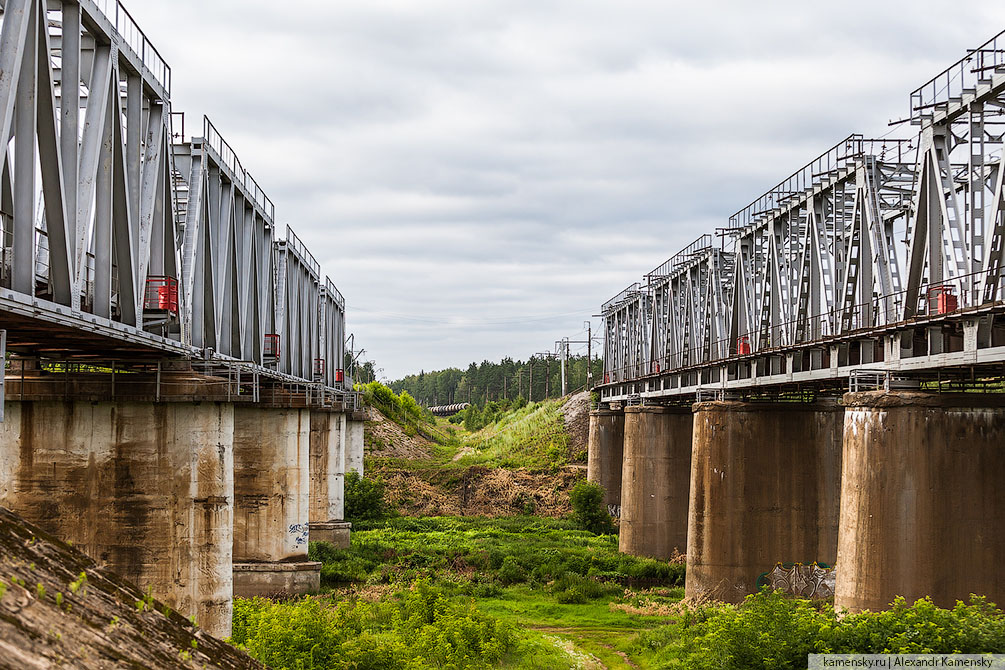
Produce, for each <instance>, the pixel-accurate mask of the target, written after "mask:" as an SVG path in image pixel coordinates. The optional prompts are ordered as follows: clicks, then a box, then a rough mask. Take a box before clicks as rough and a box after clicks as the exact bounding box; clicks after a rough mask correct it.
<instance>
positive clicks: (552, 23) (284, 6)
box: [123, 0, 1005, 379]
mask: <svg viewBox="0 0 1005 670" xmlns="http://www.w3.org/2000/svg"><path fill="white" fill-rule="evenodd" d="M123 1H124V4H125V5H126V7H127V9H129V11H130V12H131V13H132V14H133V15H134V17H135V19H136V20H137V23H139V25H140V27H141V28H142V29H143V30H144V32H146V34H147V35H148V37H149V38H150V40H151V41H152V42H153V43H154V45H155V46H156V47H157V48H158V49H159V50H160V52H161V54H162V55H163V56H164V58H165V60H167V62H168V63H169V65H170V66H171V68H172V73H173V77H172V81H173V94H172V97H173V100H172V103H173V107H174V109H175V111H184V112H186V113H187V115H188V123H189V124H190V127H191V125H193V122H197V119H198V118H200V116H201V115H202V114H207V115H209V117H210V118H211V119H212V120H213V122H214V124H215V125H216V126H217V128H218V129H219V130H220V131H221V133H222V134H223V135H224V137H226V138H227V139H228V141H229V142H230V143H231V144H232V145H233V146H234V148H235V149H236V150H237V152H238V155H239V156H240V158H241V161H242V163H243V164H244V166H245V167H246V168H248V169H249V170H250V171H251V172H252V173H253V174H254V175H255V177H256V179H257V180H258V182H259V183H260V185H261V186H262V187H263V188H264V190H265V191H266V192H267V193H268V194H269V196H270V197H271V198H272V200H273V202H274V203H275V205H276V217H277V219H278V220H279V222H280V223H288V224H290V225H291V226H293V228H294V229H295V230H296V231H297V233H298V234H299V235H300V237H301V238H302V239H303V240H304V242H305V243H306V244H307V246H308V247H309V248H310V249H311V250H312V252H313V253H314V255H315V256H316V257H317V258H318V260H319V261H320V262H321V265H322V268H323V272H325V273H327V274H328V275H329V276H331V277H332V279H333V280H334V281H335V283H336V285H337V286H338V287H339V288H340V290H341V291H342V292H343V293H344V294H345V296H346V299H347V303H348V308H347V309H348V326H349V329H350V330H351V331H353V332H355V333H356V341H357V343H358V344H359V345H361V346H364V347H366V350H367V358H373V359H375V360H376V362H377V365H378V366H379V367H382V368H383V369H384V374H385V375H386V376H387V377H388V378H390V379H395V378H398V377H400V376H402V375H405V374H410V373H413V372H418V371H419V370H420V369H425V370H431V369H440V368H443V367H447V366H458V367H462V368H463V367H466V366H467V364H468V363H469V362H470V361H481V360H482V359H489V360H496V359H499V358H501V357H503V356H507V355H508V356H513V357H514V358H526V357H527V356H528V355H530V354H533V353H535V352H539V351H544V350H550V349H553V348H554V342H555V340H556V339H559V338H561V337H563V336H565V337H571V338H572V339H576V340H581V339H584V337H583V334H581V332H580V331H581V330H582V326H583V322H584V320H586V319H588V318H589V317H590V315H592V314H596V313H597V312H598V311H599V308H600V304H601V303H602V302H604V301H605V300H607V299H608V298H610V297H611V296H613V295H614V294H616V293H617V292H619V291H620V290H621V289H622V288H624V287H625V286H627V285H628V284H630V283H632V282H634V281H637V280H638V279H639V278H640V277H641V275H643V274H644V273H645V272H647V271H649V270H651V269H652V268H654V267H656V266H657V265H659V264H660V263H662V262H663V261H664V260H666V258H668V257H669V256H671V255H673V254H674V253H675V252H676V251H678V250H679V249H680V248H681V247H683V246H685V245H686V244H688V243H689V242H691V241H692V240H693V239H695V238H696V237H698V236H699V235H700V234H702V233H705V232H712V231H713V230H714V228H715V227H717V226H722V225H725V223H726V222H727V219H728V217H729V215H730V214H732V213H733V212H735V211H736V210H739V209H741V208H742V207H744V206H745V205H746V204H747V203H748V202H750V201H752V200H754V199H755V198H756V197H757V196H759V195H760V194H761V193H762V192H764V191H766V190H767V189H769V188H770V187H772V186H773V185H774V184H775V183H777V182H779V181H781V180H782V179H783V178H785V177H786V176H788V175H789V174H790V173H791V172H793V171H794V170H796V169H797V168H799V167H801V166H802V165H804V164H805V163H807V162H808V161H809V160H810V159H812V158H813V157H815V156H816V155H818V154H819V153H821V152H823V151H824V150H825V149H827V148H829V147H830V146H832V145H834V144H836V143H837V142H838V141H839V140H841V139H842V138H844V137H846V136H847V135H849V134H850V133H852V132H861V133H864V134H866V135H867V136H870V135H871V136H878V135H881V134H884V133H887V132H889V130H890V129H889V128H888V126H887V123H888V122H889V121H890V120H891V119H900V118H903V117H904V116H905V115H906V114H907V112H908V97H909V94H910V92H911V90H913V89H914V88H915V87H917V86H918V85H920V84H922V83H924V82H925V81H927V80H928V79H930V78H931V77H933V76H934V75H936V74H937V73H938V72H940V71H941V70H943V69H944V68H946V67H948V66H949V65H950V64H951V63H952V62H954V61H956V60H957V59H958V58H960V57H962V56H963V55H964V52H965V50H966V49H967V48H969V47H976V46H978V45H979V44H981V43H982V42H984V41H985V40H987V39H988V38H990V37H992V36H993V35H995V34H996V33H998V32H999V31H1000V30H1002V29H1003V28H1005V3H1002V2H1001V1H1000V0H973V1H969V2H961V3H947V2H945V0H943V1H942V2H932V1H929V0H910V1H908V0H897V1H890V0H869V1H862V0H843V1H841V2H829V3H821V2H807V1H806V0H802V1H800V2H750V1H749V0H744V1H742V2H740V1H732V2H714V1H713V2H687V3H685V2H676V1H671V0H663V1H657V0H619V1H618V2H611V1H607V2H597V1H594V0H565V1H550V0H506V1H502V0H423V1H418V0H340V1H338V2H333V1H321V0H318V1H316V2H301V1H297V0H286V1H279V2H277V1H276V0H170V1H169V2H166V1H165V0H123ZM951 7H957V8H956V9H950V8H951ZM958 7H965V8H966V9H960V8H958ZM593 321H594V324H595V327H598V326H599V319H594V320H593ZM579 348H581V347H578V346H577V347H575V349H579Z"/></svg>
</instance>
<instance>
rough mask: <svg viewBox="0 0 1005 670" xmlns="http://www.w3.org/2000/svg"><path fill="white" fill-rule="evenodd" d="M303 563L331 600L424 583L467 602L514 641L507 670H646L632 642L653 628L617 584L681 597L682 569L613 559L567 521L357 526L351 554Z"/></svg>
mask: <svg viewBox="0 0 1005 670" xmlns="http://www.w3.org/2000/svg"><path fill="white" fill-rule="evenodd" d="M311 557H312V558H313V559H315V560H320V561H321V562H322V564H323V567H322V583H323V586H324V588H326V589H329V590H330V591H331V593H332V595H337V594H341V593H349V594H351V593H356V592H358V591H359V590H360V589H362V590H366V589H367V588H369V589H392V590H393V589H404V588H411V586H412V585H413V584H415V583H418V582H425V581H428V582H429V583H430V584H433V585H434V586H435V587H436V588H438V589H441V591H442V593H443V594H445V596H446V597H448V598H449V599H453V600H456V601H457V602H462V603H463V602H468V601H469V599H472V598H473V599H474V602H475V603H476V606H477V609H478V611H479V612H480V613H481V614H483V615H485V616H487V617H490V618H491V619H492V620H495V621H499V622H501V623H502V624H505V625H508V626H511V627H513V629H514V630H518V631H520V634H519V638H520V640H519V643H518V644H517V645H516V647H515V649H516V651H513V652H512V653H510V654H508V655H507V657H506V659H505V660H504V661H503V662H502V664H501V665H500V667H506V668H565V667H582V665H583V663H584V662H587V661H591V656H592V657H595V658H596V659H599V660H600V661H601V662H602V663H603V665H604V666H606V667H608V668H629V667H631V666H630V665H628V664H627V663H626V661H625V658H630V659H631V662H632V663H634V664H635V666H637V667H641V668H645V667H648V666H647V661H646V659H647V656H648V655H649V654H648V652H647V651H646V650H645V649H642V650H639V649H638V648H637V644H636V640H637V637H638V636H639V634H640V633H642V632H645V631H649V630H652V629H654V628H655V627H656V626H657V625H658V624H659V622H660V619H659V617H656V616H647V615H645V614H640V613H633V614H630V613H627V612H626V611H625V610H624V609H623V608H619V607H617V605H623V604H628V605H633V604H638V597H637V596H636V595H635V593H634V592H631V591H627V592H626V590H625V588H624V587H623V586H622V585H621V584H620V583H619V580H624V579H627V578H630V577H631V578H642V579H650V580H653V581H657V582H662V583H664V584H665V585H666V586H667V588H665V589H663V593H664V594H665V597H663V598H662V600H663V601H666V602H675V601H677V600H679V599H680V598H682V597H683V589H682V588H680V586H681V585H682V584H683V566H681V565H671V564H669V563H667V562H666V561H657V560H652V559H647V558H639V557H632V556H626V555H623V554H620V553H618V551H617V537H616V536H613V535H593V534H592V533H588V532H586V531H583V530H579V529H577V528H576V527H575V526H574V524H573V522H572V521H571V520H568V519H544V518H538V517H530V516H528V517H508V518H495V519H487V518H482V517H424V518H407V517H398V518H394V519H390V520H386V521H379V522H363V523H360V524H357V525H356V527H354V529H353V535H352V545H351V546H350V548H349V549H345V550H337V549H334V548H333V547H331V546H330V545H326V544H320V543H315V544H312V545H311ZM347 582H349V583H352V584H354V585H355V586H353V587H347V586H346V583H347ZM653 598H656V599H657V600H659V597H657V596H653V597H651V598H650V600H651V599H653ZM612 604H613V605H614V606H612Z"/></svg>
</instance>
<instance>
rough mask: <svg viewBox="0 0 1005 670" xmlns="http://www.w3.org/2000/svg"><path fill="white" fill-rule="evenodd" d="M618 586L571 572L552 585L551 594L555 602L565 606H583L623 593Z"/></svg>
mask: <svg viewBox="0 0 1005 670" xmlns="http://www.w3.org/2000/svg"><path fill="white" fill-rule="evenodd" d="M621 591H622V589H621V587H620V586H618V585H617V584H604V583H603V582H599V581H597V580H596V579H592V578H590V577H583V576H581V575H577V574H575V573H572V572H569V573H566V574H565V575H563V576H561V577H559V578H558V579H556V580H555V581H554V583H552V585H551V592H552V594H553V595H554V596H555V600H557V601H558V602H560V603H562V604H563V605H570V604H582V603H585V602H589V601H590V600H596V599H597V598H603V597H605V596H612V595H615V594H617V593H621Z"/></svg>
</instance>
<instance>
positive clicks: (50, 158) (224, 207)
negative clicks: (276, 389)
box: [0, 0, 357, 417]
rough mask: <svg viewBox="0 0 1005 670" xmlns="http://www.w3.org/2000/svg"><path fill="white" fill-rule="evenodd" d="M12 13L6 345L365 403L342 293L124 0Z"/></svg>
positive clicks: (0, 315)
mask: <svg viewBox="0 0 1005 670" xmlns="http://www.w3.org/2000/svg"><path fill="white" fill-rule="evenodd" d="M0 11H2V14H0V22H2V27H0V136H2V137H4V138H6V139H7V143H6V150H5V151H4V152H3V153H2V154H0V162H2V174H0V329H3V330H6V350H7V351H10V352H13V353H14V354H16V355H18V356H21V357H25V358H33V359H35V360H37V361H38V362H37V363H36V368H35V369H38V366H41V369H43V370H44V369H46V368H45V366H46V365H48V366H50V367H51V366H52V365H56V367H57V368H58V369H59V370H64V371H65V370H67V369H70V367H71V366H72V367H73V369H75V370H91V371H101V370H105V371H108V370H110V371H111V373H112V375H113V377H114V373H115V371H116V370H117V369H118V370H120V371H122V370H124V371H127V372H128V369H129V367H130V365H135V366H136V367H137V369H138V370H143V371H149V370H151V369H153V368H152V367H151V366H153V365H156V369H157V371H158V372H157V379H158V380H159V379H160V370H161V369H162V367H163V366H164V364H170V366H173V368H174V369H177V367H178V363H179V362H184V361H195V362H196V365H195V367H196V368H197V369H199V370H201V371H203V372H206V373H207V374H216V375H219V376H222V377H227V378H228V379H231V380H233V379H234V378H235V377H236V378H237V379H239V380H240V379H241V378H242V377H241V375H242V374H243V375H244V376H243V379H244V380H245V382H247V381H248V380H254V383H253V388H250V389H249V388H248V387H247V384H246V383H243V384H242V383H238V384H237V385H236V387H235V389H236V390H235V393H238V392H244V393H246V394H247V393H250V394H251V396H252V397H254V398H255V399H257V398H258V397H259V392H260V389H259V388H258V387H259V385H262V384H265V385H273V386H275V385H279V386H283V387H286V388H287V390H295V391H297V392H299V393H301V395H303V396H304V397H305V398H311V399H313V400H311V402H321V403H322V404H326V405H327V404H331V403H342V404H343V405H351V406H352V407H355V403H356V402H357V399H356V396H355V394H354V393H352V392H351V389H352V379H351V371H346V370H344V369H343V368H344V367H345V366H344V361H345V360H346V356H345V350H344V348H345V341H346V333H345V300H344V299H343V297H342V295H341V293H339V291H338V289H337V288H336V287H335V285H334V283H333V282H332V281H331V279H329V278H327V277H325V276H323V275H322V274H321V267H320V265H319V263H318V262H317V260H316V259H315V258H314V256H312V255H311V253H310V251H309V250H308V249H307V247H306V246H305V245H304V244H303V242H302V241H301V240H300V239H299V238H298V237H297V236H296V234H295V233H294V232H293V230H292V229H291V228H289V227H288V226H281V225H279V224H278V223H277V222H276V218H275V207H274V205H273V203H272V201H271V200H270V199H269V197H268V196H267V195H266V194H265V192H264V191H263V190H262V189H261V187H260V186H259V185H258V183H257V182H256V181H255V180H254V178H252V176H251V174H250V173H249V172H248V171H247V170H246V169H245V168H244V167H243V166H242V164H241V162H240V160H239V159H238V157H237V154H236V153H235V151H234V149H233V148H232V147H231V146H230V145H229V144H228V143H227V142H226V141H225V140H224V139H223V137H222V136H221V135H220V133H219V132H218V131H217V129H216V128H215V127H214V126H213V124H212V123H211V122H210V121H209V119H206V118H203V119H202V120H201V124H197V133H196V135H197V136H196V137H193V138H189V137H188V136H187V134H186V132H185V129H184V122H185V120H184V117H183V116H181V115H179V114H175V113H172V110H171V101H170V97H171V84H172V82H171V70H170V68H169V67H168V65H167V63H165V61H164V60H163V59H162V58H161V56H160V54H159V53H158V52H157V50H156V49H155V48H154V47H153V45H152V44H151V43H150V41H149V40H148V39H147V38H146V36H145V35H144V34H143V32H142V31H141V30H140V29H139V27H138V26H137V25H136V23H135V22H134V21H133V19H132V18H131V17H130V15H129V13H128V12H127V11H126V10H125V8H124V7H123V6H122V4H121V3H120V2H118V1H117V0H72V1H70V0H66V1H63V0H0ZM179 126H180V127H179ZM0 332H2V331H0ZM2 340H3V338H2V337H0V342H2ZM0 353H4V352H0ZM5 358H6V356H5ZM53 361H59V362H58V363H53ZM88 362H90V363H91V365H90V366H85V367H83V368H82V367H81V365H82V364H84V363H88ZM109 366H110V368H109ZM8 367H10V363H9V362H8ZM24 368H25V365H24V364H21V365H20V369H21V374H22V375H23V374H24V372H23V371H24ZM112 387H113V388H114V383H113V384H112ZM2 392H3V386H2V376H0V399H2ZM157 393H158V394H159V393H160V385H159V383H158V386H157ZM0 406H2V405H0ZM0 417H2V413H0Z"/></svg>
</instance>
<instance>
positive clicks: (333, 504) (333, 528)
mask: <svg viewBox="0 0 1005 670" xmlns="http://www.w3.org/2000/svg"><path fill="white" fill-rule="evenodd" d="M345 423H346V417H345V413H344V412H327V411H324V410H311V437H310V451H311V462H310V477H311V493H310V540H311V542H330V543H331V544H333V545H335V546H336V547H342V548H345V547H348V546H349V530H350V528H352V525H351V524H349V523H347V522H346V521H345V520H344V519H345V438H346V430H345Z"/></svg>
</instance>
